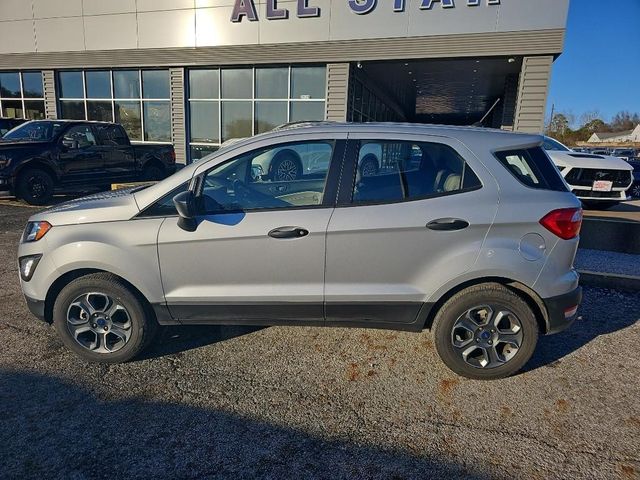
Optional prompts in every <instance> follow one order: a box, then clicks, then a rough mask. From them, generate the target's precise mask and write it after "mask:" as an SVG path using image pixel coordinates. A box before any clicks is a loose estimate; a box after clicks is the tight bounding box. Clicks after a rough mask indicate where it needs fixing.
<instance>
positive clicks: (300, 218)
mask: <svg viewBox="0 0 640 480" xmlns="http://www.w3.org/2000/svg"><path fill="white" fill-rule="evenodd" d="M542 141H543V139H542V137H541V136H536V135H525V134H513V133H506V132H501V131H492V130H482V129H472V128H456V127H435V126H423V125H397V124H365V125H351V124H329V123H317V124H307V125H297V126H295V127H294V126H292V127H289V128H281V129H278V130H277V131H273V132H269V133H266V134H262V135H259V136H256V137H253V138H251V139H247V140H243V141H240V142H236V143H233V144H232V145H230V146H228V147H227V148H223V149H221V150H219V151H218V152H216V153H215V154H213V155H211V156H209V157H207V158H205V159H203V160H202V161H200V162H198V163H196V164H193V165H190V166H188V167H186V168H184V169H183V170H181V171H179V172H178V173H176V174H175V175H173V176H171V177H169V178H168V179H166V180H164V181H162V182H160V183H158V184H156V185H154V186H151V187H147V188H137V189H129V190H120V191H115V192H111V193H103V194H98V195H93V196H90V197H85V198H81V199H79V200H75V201H71V202H69V203H65V204H61V205H58V206H56V207H54V208H51V209H49V210H46V211H44V212H42V213H38V214H36V215H34V216H33V217H31V218H30V219H29V223H28V225H27V227H26V230H25V232H24V236H23V238H22V242H21V244H20V249H19V263H20V276H21V281H22V289H23V291H24V294H25V296H26V300H27V304H28V306H29V308H30V309H31V311H32V312H33V313H34V314H35V315H36V316H38V317H40V318H41V319H44V320H45V321H46V322H49V323H53V325H54V326H55V328H56V330H57V331H58V333H59V335H60V337H61V338H62V340H63V342H64V343H65V344H66V345H67V346H68V347H69V348H70V349H71V350H73V351H74V352H76V353H77V354H78V355H80V356H81V357H82V358H84V359H86V360H89V361H96V362H106V363H115V362H123V361H127V360H129V359H131V358H133V357H135V356H136V355H137V354H138V353H139V352H140V351H141V350H142V349H143V348H144V347H145V346H146V345H147V344H148V343H149V342H150V341H151V339H152V338H153V334H154V332H155V331H156V327H157V325H173V324H243V325H313V326H332V327H337V326H343V327H347V326H349V327H371V328H386V329H397V330H407V331H414V332H420V331H422V330H423V329H425V328H430V329H431V330H432V332H433V335H434V337H435V345H436V348H437V351H438V353H439V354H440V357H441V358H442V360H443V361H444V363H445V364H446V365H447V366H448V367H449V368H451V369H452V370H453V371H455V372H457V373H459V374H461V375H464V376H467V377H472V378H478V379H493V378H500V377H504V376H507V375H510V374H512V373H514V372H516V371H518V370H519V369H520V368H522V367H523V365H524V364H525V363H526V362H527V361H528V360H529V358H530V357H531V355H532V354H533V351H534V349H535V346H536V342H537V339H538V335H539V334H550V333H555V332H559V331H561V330H563V329H564V328H566V327H567V326H569V325H570V324H571V322H572V321H573V320H574V318H575V316H576V311H577V308H578V304H579V303H580V300H581V290H580V287H579V286H578V274H577V273H576V271H575V270H574V268H573V259H574V255H575V252H576V249H577V246H578V234H579V230H580V225H581V221H582V210H581V208H580V202H579V201H578V200H577V199H576V197H575V196H574V195H572V194H571V193H569V191H568V190H567V187H566V184H565V183H564V182H563V180H562V177H561V176H560V174H559V173H558V171H557V170H556V168H555V167H554V166H553V164H552V162H551V161H550V159H549V157H548V156H547V155H546V154H545V152H544V150H543V149H542V147H541V145H542ZM283 148H290V149H292V150H298V151H299V150H302V149H308V150H309V151H323V152H327V155H328V159H329V160H328V161H327V162H325V166H324V168H317V169H314V170H313V171H310V172H304V174H303V175H301V176H300V177H299V178H296V179H292V180H278V179H274V178H273V176H269V175H266V174H260V169H258V168H257V166H258V165H259V164H260V162H261V161H262V160H263V159H264V158H265V157H269V156H270V155H271V152H272V151H274V150H278V151H282V149H283ZM372 151H375V152H376V157H377V161H378V162H379V166H378V168H377V169H375V171H374V172H372V171H367V174H366V175H365V174H363V172H362V169H361V168H360V167H361V163H362V162H363V161H366V160H367V159H368V158H371V152H372Z"/></svg>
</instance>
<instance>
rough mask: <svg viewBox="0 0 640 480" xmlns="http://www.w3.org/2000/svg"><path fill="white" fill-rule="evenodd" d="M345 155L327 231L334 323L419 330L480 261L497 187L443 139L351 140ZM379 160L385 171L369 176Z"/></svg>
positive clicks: (463, 151)
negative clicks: (442, 295)
mask: <svg viewBox="0 0 640 480" xmlns="http://www.w3.org/2000/svg"><path fill="white" fill-rule="evenodd" d="M347 152H348V153H347V157H346V160H345V167H344V174H343V180H342V181H341V185H340V194H339V201H338V206H337V208H336V210H335V212H334V214H333V216H332V218H331V222H330V223H329V228H328V231H327V266H326V286H325V301H326V316H327V323H328V324H344V323H346V322H354V321H365V322H367V323H368V324H371V325H373V324H379V325H382V324H387V325H389V324H390V325H391V326H395V327H400V326H401V325H402V324H407V325H409V324H412V323H413V322H414V321H415V320H416V318H417V316H418V312H419V311H420V309H421V307H422V306H423V303H424V302H425V301H426V300H427V299H428V298H429V297H430V295H431V294H432V293H433V292H434V291H435V290H436V289H437V288H438V287H439V286H441V285H443V284H445V283H446V282H447V281H448V280H450V279H452V278H454V277H456V276H458V275H460V274H462V273H463V272H465V271H467V270H468V269H470V268H471V266H472V265H473V264H474V263H475V261H476V259H477V257H478V254H479V251H480V248H481V245H482V242H483V239H484V237H485V235H486V233H487V231H488V229H489V227H490V225H491V223H492V220H493V218H494V217H495V214H496V211H497V204H498V197H497V190H496V188H495V181H494V180H493V178H492V177H491V175H490V174H489V172H488V171H487V170H486V169H485V168H484V167H483V166H482V164H481V163H480V162H479V161H478V160H477V159H476V158H475V157H474V156H473V155H472V154H471V152H469V150H468V149H466V148H465V147H464V146H463V145H462V144H460V143H459V142H457V141H455V140H451V139H443V138H441V137H436V138H429V137H425V136H419V137H418V136H411V135H393V136H390V135H388V134H387V135H385V134H384V133H380V134H366V135H365V134H361V135H358V136H356V137H353V135H351V136H350V138H349V147H348V149H347ZM372 152H375V155H376V157H379V158H376V160H377V164H378V166H379V168H378V169H377V170H376V169H362V168H361V167H362V164H363V161H364V162H370V161H371V155H372V154H373V153H372ZM483 184H485V185H487V184H488V185H491V184H492V185H493V188H486V187H483Z"/></svg>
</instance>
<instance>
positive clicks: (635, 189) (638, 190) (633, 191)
mask: <svg viewBox="0 0 640 480" xmlns="http://www.w3.org/2000/svg"><path fill="white" fill-rule="evenodd" d="M629 196H630V197H632V198H640V182H635V183H634V184H633V185H631V188H630V189H629Z"/></svg>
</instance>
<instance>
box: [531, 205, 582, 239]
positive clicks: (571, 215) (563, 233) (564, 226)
mask: <svg viewBox="0 0 640 480" xmlns="http://www.w3.org/2000/svg"><path fill="white" fill-rule="evenodd" d="M540 224H541V225H542V226H543V227H544V228H546V229H547V230H549V231H550V232H551V233H553V234H554V235H557V236H558V237H560V238H562V239H563V240H571V239H572V238H576V237H577V236H578V234H579V233H580V227H581V226H582V209H581V208H561V209H559V210H554V211H552V212H549V213H547V214H546V215H545V216H544V217H543V218H542V220H540Z"/></svg>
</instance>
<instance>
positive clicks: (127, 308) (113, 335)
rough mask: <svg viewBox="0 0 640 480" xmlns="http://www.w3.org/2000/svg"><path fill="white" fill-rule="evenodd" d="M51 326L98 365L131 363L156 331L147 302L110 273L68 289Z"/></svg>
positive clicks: (58, 300)
mask: <svg viewBox="0 0 640 480" xmlns="http://www.w3.org/2000/svg"><path fill="white" fill-rule="evenodd" d="M53 324H54V326H55V328H56V331H57V332H58V335H59V336H60V338H61V339H62V342H63V343H64V344H65V345H66V346H67V347H68V348H69V349H71V350H72V351H73V352H74V353H76V354H77V355H78V356H80V357H81V358H82V359H84V360H87V361H89V362H98V363H121V362H126V361H128V360H131V359H132V358H134V357H136V356H137V355H138V354H139V353H140V352H141V351H142V350H143V349H144V348H145V347H146V346H147V345H148V344H149V343H150V342H151V340H152V339H153V337H154V335H155V332H156V330H157V324H156V321H155V319H154V318H153V314H152V313H151V312H150V311H149V309H148V308H147V306H146V304H145V303H144V301H143V300H142V299H140V298H138V296H137V295H136V294H135V293H134V292H132V291H131V290H130V288H129V287H128V286H127V285H126V284H125V283H124V282H123V281H122V280H120V279H119V278H118V277H116V276H114V275H111V274H108V273H96V274H91V275H87V276H84V277H80V278H77V279H76V280H73V281H72V282H70V283H69V284H68V285H66V286H65V287H64V288H63V289H62V291H61V292H60V294H59V295H58V297H57V298H56V301H55V303H54V306H53Z"/></svg>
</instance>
